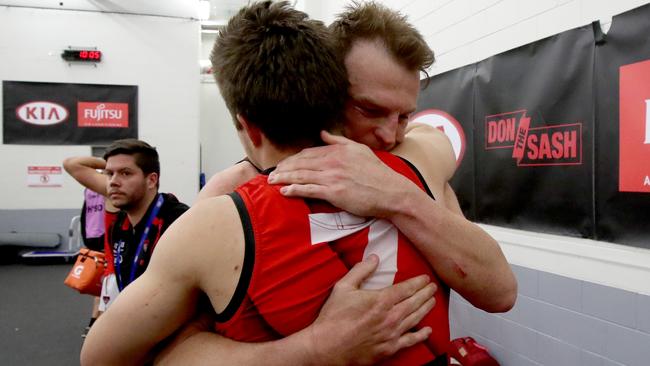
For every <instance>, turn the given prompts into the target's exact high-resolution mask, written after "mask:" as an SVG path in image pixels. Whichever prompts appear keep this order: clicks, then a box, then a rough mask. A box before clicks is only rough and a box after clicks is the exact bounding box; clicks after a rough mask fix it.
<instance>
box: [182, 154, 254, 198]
mask: <svg viewBox="0 0 650 366" xmlns="http://www.w3.org/2000/svg"><path fill="white" fill-rule="evenodd" d="M256 175H257V170H256V169H255V167H253V165H252V164H251V163H249V162H248V161H242V162H239V163H237V164H235V165H233V166H231V167H230V168H228V169H224V170H222V171H220V172H218V173H216V174H215V175H213V176H212V177H210V179H209V180H208V182H207V183H206V184H205V186H204V187H203V188H201V191H200V192H199V194H198V196H197V197H196V201H195V202H199V201H202V200H204V199H206V198H210V197H216V196H221V195H223V194H227V193H230V192H232V191H234V190H235V188H237V187H238V186H240V185H241V184H243V183H246V182H247V181H249V180H250V179H252V178H253V177H255V176H256Z"/></svg>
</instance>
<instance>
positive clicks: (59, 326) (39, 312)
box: [0, 257, 92, 366]
mask: <svg viewBox="0 0 650 366" xmlns="http://www.w3.org/2000/svg"><path fill="white" fill-rule="evenodd" d="M71 267H72V263H42V262H40V263H39V262H33V263H24V262H23V261H16V260H10V259H8V258H7V257H4V258H2V260H0V365H3V366H4V365H7V366H14V365H30V366H38V365H47V366H58V365H61V366H69V365H79V352H80V350H81V342H82V339H81V334H82V333H83V331H84V328H85V327H86V325H87V324H88V321H89V319H90V312H91V306H92V297H91V296H88V295H81V294H79V293H78V292H76V291H74V290H72V289H70V288H68V287H66V286H65V285H64V284H63V280H64V279H65V277H66V275H67V274H68V271H69V270H70V268H71Z"/></svg>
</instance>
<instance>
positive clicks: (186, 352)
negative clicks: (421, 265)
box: [156, 256, 435, 366]
mask: <svg viewBox="0 0 650 366" xmlns="http://www.w3.org/2000/svg"><path fill="white" fill-rule="evenodd" d="M377 263H378V260H377V257H376V256H372V257H370V258H369V259H367V260H366V261H364V262H360V263H358V264H357V265H356V266H355V267H354V268H353V269H352V270H351V271H350V272H349V273H348V274H347V275H346V276H345V277H344V278H342V279H341V280H340V281H339V282H338V283H337V284H336V286H335V287H334V290H333V292H332V294H331V295H330V298H329V299H328V301H327V303H326V304H325V305H324V307H323V309H322V310H321V313H320V315H319V317H318V319H317V320H316V321H315V322H314V324H312V325H310V326H309V327H307V328H305V329H303V330H302V331H300V332H298V333H295V334H293V335H291V336H289V337H287V338H284V339H280V340H277V341H273V342H264V343H239V342H234V341H232V340H229V339H226V338H224V337H221V336H219V335H217V334H214V333H210V332H206V331H207V330H208V329H209V326H210V323H209V322H207V323H206V322H203V323H194V328H193V329H190V330H188V333H189V334H185V335H183V336H182V341H181V342H180V343H179V344H175V345H173V347H170V348H168V349H166V350H165V351H163V352H162V353H161V354H160V355H159V356H158V358H157V359H156V364H157V365H163V366H166V365H212V364H215V363H219V362H221V363H224V364H231V365H249V364H250V365H258V364H260V363H263V364H265V365H270V366H273V365H313V364H327V365H349V364H372V363H374V362H376V361H377V360H379V359H381V358H383V357H387V356H390V355H392V354H393V353H395V352H396V351H398V350H399V349H401V348H404V347H409V346H411V345H413V344H415V343H418V342H421V341H423V340H424V339H426V338H427V337H428V336H429V334H430V332H431V329H430V328H422V329H420V330H418V331H417V332H410V331H409V330H410V329H411V328H412V327H413V326H414V325H415V324H417V323H418V322H419V320H420V319H421V318H422V317H423V316H424V315H425V314H427V313H428V312H429V310H430V309H431V308H432V307H433V305H434V302H435V300H434V299H433V297H432V296H433V292H434V291H435V287H434V285H433V284H431V283H429V284H428V285H427V283H428V280H427V279H426V277H424V276H419V277H416V278H413V279H410V280H408V281H404V282H402V283H400V284H399V285H397V286H393V287H389V288H386V289H384V290H380V291H366V290H360V289H359V286H360V285H361V283H362V282H363V280H364V279H365V278H366V277H367V276H369V275H370V274H371V273H372V272H373V271H374V270H375V268H376V266H377Z"/></svg>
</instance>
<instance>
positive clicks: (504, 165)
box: [416, 5, 650, 248]
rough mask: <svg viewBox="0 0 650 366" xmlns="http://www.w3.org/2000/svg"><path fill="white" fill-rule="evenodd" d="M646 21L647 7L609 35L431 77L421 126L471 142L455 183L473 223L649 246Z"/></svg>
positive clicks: (618, 20)
mask: <svg viewBox="0 0 650 366" xmlns="http://www.w3.org/2000/svg"><path fill="white" fill-rule="evenodd" d="M648 19H650V5H645V6H642V7H639V8H637V9H634V10H631V11H629V12H626V13H624V14H621V15H619V16H616V17H614V19H613V22H612V27H611V29H610V30H609V32H608V34H607V35H604V34H603V33H602V31H601V30H600V26H599V24H598V23H595V24H593V25H590V26H585V27H581V28H576V29H573V30H570V31H567V32H563V33H560V34H557V35H555V36H552V37H549V38H546V39H543V40H541V41H538V42H534V43H531V44H528V45H525V46H522V47H519V48H517V49H514V50H512V51H508V52H505V53H502V54H499V55H496V56H493V57H491V58H489V59H486V60H485V61H482V62H479V63H477V64H474V65H470V66H466V67H463V68H460V69H457V70H453V71H450V72H447V73H444V74H441V75H436V76H435V77H433V78H430V79H429V80H428V83H427V88H426V89H425V90H424V91H423V92H422V93H421V95H420V99H419V101H418V110H419V111H420V113H418V114H417V115H416V119H417V118H420V116H421V115H425V116H426V115H427V114H432V113H431V112H430V111H434V112H435V113H434V114H440V115H449V116H455V117H456V118H457V119H458V121H460V124H461V125H462V129H463V130H464V132H465V135H466V136H473V137H470V138H469V139H468V140H467V141H468V144H467V145H468V146H467V148H466V151H467V152H470V151H472V152H471V153H470V154H472V157H470V158H469V160H468V157H467V155H466V156H465V158H464V160H463V161H462V162H461V165H460V167H459V171H458V174H457V175H456V176H455V177H454V180H453V181H452V186H453V187H454V188H455V190H456V193H457V195H458V196H459V201H460V202H462V204H463V209H464V211H465V213H466V215H467V216H468V218H472V219H474V220H476V221H479V222H484V223H489V224H494V225H499V226H505V227H513V228H518V229H526V230H533V231H539V232H547V233H555V234H562V235H570V236H582V237H588V238H594V239H598V240H605V241H611V242H615V243H621V244H629V245H634V246H639V247H645V248H650V226H649V224H650V38H649V37H648V34H650V22H648ZM472 70H474V71H472ZM470 86H471V88H470ZM470 89H471V90H470ZM428 111H429V112H428ZM469 111H472V116H471V121H472V122H471V123H468V122H467V121H469V118H470V117H468V113H469ZM445 132H447V131H445ZM472 133H473V135H472ZM450 139H451V136H450ZM465 164H470V165H471V167H470V168H467V167H466V166H465ZM471 202H475V204H472V203H471Z"/></svg>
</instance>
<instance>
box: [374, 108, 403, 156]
mask: <svg viewBox="0 0 650 366" xmlns="http://www.w3.org/2000/svg"><path fill="white" fill-rule="evenodd" d="M397 127H398V117H397V116H390V117H388V118H387V119H386V120H385V121H384V123H382V125H381V126H379V128H377V129H376V130H375V135H376V136H377V139H378V140H379V141H380V142H381V143H382V144H383V145H384V147H386V148H392V147H393V145H395V141H396V140H397V133H398V128H397Z"/></svg>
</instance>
